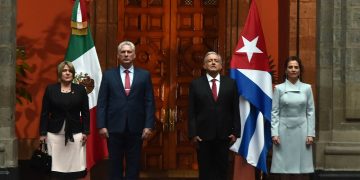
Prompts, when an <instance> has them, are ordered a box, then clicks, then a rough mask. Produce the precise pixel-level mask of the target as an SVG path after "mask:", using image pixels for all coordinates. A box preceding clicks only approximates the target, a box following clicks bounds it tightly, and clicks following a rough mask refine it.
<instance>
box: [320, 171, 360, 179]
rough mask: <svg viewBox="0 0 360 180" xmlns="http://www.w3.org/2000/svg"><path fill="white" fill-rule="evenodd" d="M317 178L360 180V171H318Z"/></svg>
mask: <svg viewBox="0 0 360 180" xmlns="http://www.w3.org/2000/svg"><path fill="white" fill-rule="evenodd" d="M315 179H316V180H340V179H341V180H355V179H356V180H359V179H360V171H324V170H321V171H316V173H315Z"/></svg>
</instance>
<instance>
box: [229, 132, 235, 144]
mask: <svg viewBox="0 0 360 180" xmlns="http://www.w3.org/2000/svg"><path fill="white" fill-rule="evenodd" d="M228 137H229V139H230V144H233V143H234V142H235V141H236V136H234V135H233V134H231V135H230V136H228Z"/></svg>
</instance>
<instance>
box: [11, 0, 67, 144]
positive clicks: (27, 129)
mask: <svg viewBox="0 0 360 180" xmlns="http://www.w3.org/2000/svg"><path fill="white" fill-rule="evenodd" d="M71 9H72V0H36V1H29V0H18V1H17V12H18V13H17V38H16V39H17V46H24V47H25V51H26V56H27V60H26V61H27V63H28V64H29V65H30V66H31V68H32V70H33V71H32V72H31V73H28V74H27V77H26V79H25V81H26V82H27V83H28V85H27V86H26V89H27V90H28V91H29V92H30V94H31V96H32V98H33V102H32V103H27V102H25V103H24V105H18V104H17V105H16V134H17V136H18V138H20V139H21V138H37V137H38V127H39V116H40V111H41V101H42V96H43V93H44V90H45V87H46V85H47V84H49V83H55V82H56V79H57V76H56V66H57V64H58V63H59V62H60V61H62V60H63V57H64V55H65V51H66V47H67V43H68V38H69V36H70V16H71Z"/></svg>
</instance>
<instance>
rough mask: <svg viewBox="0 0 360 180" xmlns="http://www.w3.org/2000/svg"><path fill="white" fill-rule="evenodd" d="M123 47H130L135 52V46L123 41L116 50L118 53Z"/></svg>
mask: <svg viewBox="0 0 360 180" xmlns="http://www.w3.org/2000/svg"><path fill="white" fill-rule="evenodd" d="M125 45H128V46H130V48H131V50H133V51H134V52H135V45H134V43H132V42H130V41H123V42H121V43H120V44H119V45H118V48H117V50H118V51H120V49H121V48H122V47H123V46H125Z"/></svg>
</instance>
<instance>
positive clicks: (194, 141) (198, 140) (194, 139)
mask: <svg viewBox="0 0 360 180" xmlns="http://www.w3.org/2000/svg"><path fill="white" fill-rule="evenodd" d="M201 141H202V139H201V138H200V137H199V136H195V137H193V138H192V142H193V143H198V142H201Z"/></svg>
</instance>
